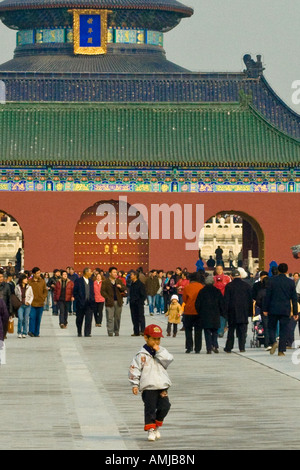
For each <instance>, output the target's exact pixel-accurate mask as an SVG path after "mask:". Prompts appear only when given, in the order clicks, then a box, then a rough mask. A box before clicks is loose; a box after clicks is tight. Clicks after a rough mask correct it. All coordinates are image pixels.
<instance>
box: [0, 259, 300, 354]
mask: <svg viewBox="0 0 300 470" xmlns="http://www.w3.org/2000/svg"><path fill="white" fill-rule="evenodd" d="M197 267H198V271H196V272H192V273H188V272H187V269H181V268H180V267H177V268H176V269H175V271H172V270H170V271H167V272H165V271H164V270H159V269H158V270H157V269H153V270H151V271H150V272H149V273H146V274H145V273H144V272H143V269H142V268H138V269H137V270H133V269H132V270H130V271H129V272H128V273H124V272H123V271H118V269H117V268H116V267H114V266H112V267H110V268H109V270H108V271H107V272H104V271H103V270H102V269H100V268H97V269H95V270H92V269H90V268H88V267H87V268H85V269H84V270H83V273H82V275H80V276H79V275H78V274H77V273H76V272H75V271H74V269H73V268H72V267H67V268H66V269H54V270H53V273H51V275H50V274H49V273H41V270H40V269H39V268H38V267H34V268H33V269H32V271H30V272H29V271H24V272H19V273H18V274H16V272H15V269H14V267H13V266H12V264H11V263H10V264H9V266H8V267H7V268H5V269H1V270H0V340H2V341H3V340H4V339H5V337H6V334H7V329H8V323H9V319H12V318H15V319H16V321H17V331H16V333H17V335H18V338H26V337H27V336H30V337H39V336H40V327H41V320H42V316H43V312H44V310H50V309H52V314H53V315H55V316H57V317H58V324H59V326H60V328H62V329H65V328H67V326H68V319H69V315H73V314H75V315H76V327H77V334H78V336H79V337H81V336H83V335H84V336H85V337H90V336H91V334H92V324H93V319H94V320H95V326H96V327H101V326H102V323H103V316H104V312H105V317H106V328H107V334H108V336H119V332H120V326H121V314H122V308H123V305H124V303H127V304H128V305H129V307H130V312H131V319H132V325H133V333H132V336H140V335H143V334H144V329H145V326H146V321H145V311H146V313H148V314H149V315H150V316H153V315H164V316H165V317H166V319H167V328H166V334H167V336H171V335H172V336H173V337H176V335H177V332H178V327H179V326H181V330H183V331H185V349H186V353H191V352H192V351H194V352H195V353H196V354H198V353H200V351H201V349H202V337H203V332H204V338H205V344H206V351H207V353H208V354H211V353H213V352H214V353H218V352H219V345H218V339H219V337H223V336H224V334H225V333H226V332H227V339H226V345H225V348H224V351H225V352H227V353H230V352H231V351H232V349H233V347H234V341H235V335H236V337H237V339H238V347H239V350H240V351H241V352H244V351H245V344H246V337H247V331H248V324H249V319H250V321H251V319H252V321H254V320H253V319H255V321H258V319H259V321H260V322H261V324H262V325H263V331H264V335H263V341H262V343H263V344H264V347H265V349H266V350H267V351H270V352H271V353H272V354H273V353H274V352H275V350H276V348H277V347H279V355H284V352H285V350H286V348H287V347H292V344H293V342H294V331H295V327H296V325H297V322H298V320H299V318H298V309H299V302H300V277H299V273H294V275H288V266H287V265H286V264H285V263H281V264H279V265H277V263H275V262H272V263H271V264H270V271H269V272H268V271H261V272H258V273H257V275H256V276H255V277H249V276H248V275H247V273H246V272H245V270H244V269H243V268H241V267H238V268H233V269H232V270H230V271H229V272H227V273H226V272H225V271H224V266H223V265H222V264H220V265H217V266H216V267H214V268H211V269H207V268H206V271H205V269H204V268H203V266H202V265H201V264H200V265H199V264H198V265H197ZM299 332H300V323H299ZM278 337H279V343H278V342H277V338H278Z"/></svg>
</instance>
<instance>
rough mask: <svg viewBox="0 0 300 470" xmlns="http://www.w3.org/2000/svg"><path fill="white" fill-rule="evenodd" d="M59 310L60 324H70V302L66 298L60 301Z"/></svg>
mask: <svg viewBox="0 0 300 470" xmlns="http://www.w3.org/2000/svg"><path fill="white" fill-rule="evenodd" d="M58 310H59V324H60V325H67V324H68V311H69V302H66V301H64V300H59V301H58Z"/></svg>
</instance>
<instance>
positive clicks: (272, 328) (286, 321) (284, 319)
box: [268, 315, 296, 352]
mask: <svg viewBox="0 0 300 470" xmlns="http://www.w3.org/2000/svg"><path fill="white" fill-rule="evenodd" d="M268 319H269V335H270V344H274V343H275V342H276V330H277V322H278V321H279V345H278V351H279V352H285V351H286V343H287V340H288V336H289V331H290V317H288V316H286V315H268ZM292 320H293V319H292ZM293 321H294V320H293ZM295 323H296V322H295Z"/></svg>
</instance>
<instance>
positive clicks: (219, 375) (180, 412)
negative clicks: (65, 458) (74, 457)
mask: <svg viewBox="0 0 300 470" xmlns="http://www.w3.org/2000/svg"><path fill="white" fill-rule="evenodd" d="M147 311H148V308H147V307H146V312H147ZM146 320H147V324H149V323H150V322H151V323H154V322H155V323H158V324H160V325H161V326H162V327H163V329H164V331H165V328H166V320H165V317H164V316H154V317H149V316H148V315H147V317H146ZM131 333H132V325H131V320H130V312H129V308H128V307H127V306H125V307H124V309H123V314H122V324H121V332H120V336H119V337H108V336H107V334H106V328H105V321H104V325H103V327H102V328H95V327H94V328H93V336H92V338H84V337H83V338H78V337H77V334H76V328H75V317H74V316H71V317H70V318H69V326H68V329H67V330H61V329H60V328H59V326H58V318H57V317H53V316H52V315H51V314H50V313H49V312H45V313H44V316H43V320H42V327H41V337H40V338H26V339H18V338H17V335H16V334H14V335H10V336H9V338H8V339H7V342H6V345H7V364H6V365H5V366H1V368H0V380H1V382H0V383H1V386H0V403H1V430H0V449H1V450H4V449H9V450H11V449H19V450H21V449H49V450H54V449H57V450H60V449H66V450H97V449H99V450H104V451H105V450H107V451H108V450H115V451H117V450H119V451H121V450H130V451H133V450H135V451H136V450H149V449H151V450H183V451H189V450H200V449H299V448H300V444H299V438H298V436H299V433H300V403H299V400H298V396H299V388H300V365H296V364H293V362H292V354H296V353H297V351H296V353H295V351H293V350H290V351H288V352H287V355H286V357H285V358H281V357H278V356H277V355H274V356H270V354H269V353H266V352H265V351H264V350H263V349H252V350H251V349H250V348H248V349H247V351H246V353H244V354H240V353H239V352H238V350H237V349H235V350H234V352H233V353H232V354H226V353H224V352H223V346H224V341H225V340H224V339H222V340H220V354H218V355H216V354H214V355H207V354H206V351H205V348H204V349H202V352H201V354H200V355H195V354H190V355H187V354H185V348H184V333H183V332H180V333H179V334H178V335H177V337H176V338H172V337H165V338H164V339H163V340H162V345H163V346H165V347H167V349H169V351H170V352H171V353H172V354H173V355H174V357H175V361H174V363H173V364H172V365H171V366H170V369H169V374H170V377H171V379H172V382H173V386H172V388H171V389H170V401H171V403H172V408H171V411H170V414H169V415H168V417H167V419H166V422H165V426H164V427H163V429H162V439H161V440H160V441H156V442H154V443H150V442H148V441H147V439H146V433H145V432H144V431H143V404H142V400H141V397H140V396H138V397H135V396H134V395H132V393H131V387H130V384H129V382H128V379H127V374H128V366H129V364H130V361H131V359H132V357H133V355H134V354H135V353H136V352H137V351H138V349H139V348H140V347H141V346H142V345H143V338H138V337H131ZM251 335H252V334H251V330H250V327H249V335H248V341H249V340H250V337H251ZM296 339H299V336H298V331H297V332H296ZM299 356H300V350H299ZM294 362H295V361H294Z"/></svg>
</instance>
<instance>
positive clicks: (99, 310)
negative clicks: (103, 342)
mask: <svg viewBox="0 0 300 470" xmlns="http://www.w3.org/2000/svg"><path fill="white" fill-rule="evenodd" d="M103 307H104V302H95V304H94V318H95V322H96V325H101V324H102V320H103Z"/></svg>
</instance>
